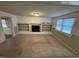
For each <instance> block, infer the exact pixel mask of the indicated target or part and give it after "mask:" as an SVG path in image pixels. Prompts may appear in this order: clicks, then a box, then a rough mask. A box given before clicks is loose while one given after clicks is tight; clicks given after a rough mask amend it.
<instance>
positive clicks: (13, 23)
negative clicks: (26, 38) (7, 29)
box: [0, 11, 17, 36]
mask: <svg viewBox="0 0 79 59" xmlns="http://www.w3.org/2000/svg"><path fill="white" fill-rule="evenodd" d="M0 16H1V17H9V19H10V20H11V21H12V22H11V23H12V34H13V36H15V35H16V28H17V16H15V15H13V14H10V13H6V12H3V11H0Z"/></svg>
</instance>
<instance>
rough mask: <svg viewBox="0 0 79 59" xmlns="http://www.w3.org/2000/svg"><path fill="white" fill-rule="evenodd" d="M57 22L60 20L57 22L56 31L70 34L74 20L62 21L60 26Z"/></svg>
mask: <svg viewBox="0 0 79 59" xmlns="http://www.w3.org/2000/svg"><path fill="white" fill-rule="evenodd" d="M59 21H60V20H57V26H56V29H57V30H60V31H62V32H65V33H68V34H70V33H71V30H72V26H73V24H74V21H75V20H74V18H68V19H62V21H61V25H60V24H59V23H60V22H59ZM60 28H61V29H60Z"/></svg>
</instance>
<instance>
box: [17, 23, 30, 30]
mask: <svg viewBox="0 0 79 59" xmlns="http://www.w3.org/2000/svg"><path fill="white" fill-rule="evenodd" d="M18 30H19V31H29V24H24V23H23V24H22V23H19V24H18Z"/></svg>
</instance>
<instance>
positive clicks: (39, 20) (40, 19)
mask: <svg viewBox="0 0 79 59" xmlns="http://www.w3.org/2000/svg"><path fill="white" fill-rule="evenodd" d="M17 19H18V23H42V22H49V23H51V20H52V18H48V17H27V16H17Z"/></svg>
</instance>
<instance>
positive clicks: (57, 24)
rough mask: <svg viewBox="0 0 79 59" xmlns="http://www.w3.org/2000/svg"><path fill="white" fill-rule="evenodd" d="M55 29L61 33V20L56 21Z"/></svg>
mask: <svg viewBox="0 0 79 59" xmlns="http://www.w3.org/2000/svg"><path fill="white" fill-rule="evenodd" d="M56 29H57V30H59V31H61V29H62V20H57V23H56Z"/></svg>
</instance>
